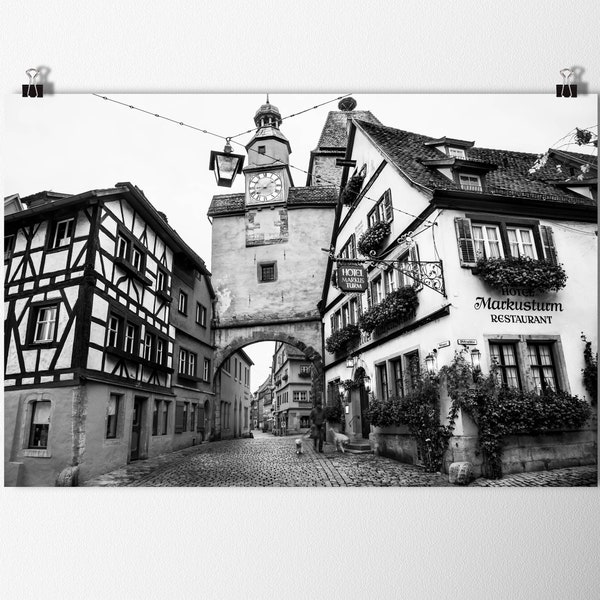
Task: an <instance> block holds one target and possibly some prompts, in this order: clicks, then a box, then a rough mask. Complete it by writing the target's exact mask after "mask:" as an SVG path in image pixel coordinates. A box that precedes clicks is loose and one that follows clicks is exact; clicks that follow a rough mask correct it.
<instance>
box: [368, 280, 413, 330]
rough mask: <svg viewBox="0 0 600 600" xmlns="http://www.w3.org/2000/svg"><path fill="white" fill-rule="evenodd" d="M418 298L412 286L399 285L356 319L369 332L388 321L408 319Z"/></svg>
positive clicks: (399, 321)
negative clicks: (399, 286)
mask: <svg viewBox="0 0 600 600" xmlns="http://www.w3.org/2000/svg"><path fill="white" fill-rule="evenodd" d="M418 306H419V298H418V297H417V292H416V290H415V288H414V287H412V286H405V287H401V288H399V289H397V290H394V291H393V292H392V293H391V294H388V295H387V296H386V297H385V298H384V299H383V300H382V301H381V302H380V303H379V304H376V305H375V306H372V307H371V308H369V309H368V310H367V311H365V312H364V313H363V314H362V315H361V316H360V318H359V320H358V326H359V327H360V328H361V329H362V330H363V331H365V332H367V333H371V332H372V331H373V330H374V329H375V328H377V327H381V326H383V325H387V324H388V323H393V322H398V323H401V322H402V321H406V320H407V319H410V318H411V317H412V316H413V315H414V313H415V311H416V310H417V307H418Z"/></svg>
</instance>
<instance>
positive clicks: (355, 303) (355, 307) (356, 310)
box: [350, 297, 360, 325]
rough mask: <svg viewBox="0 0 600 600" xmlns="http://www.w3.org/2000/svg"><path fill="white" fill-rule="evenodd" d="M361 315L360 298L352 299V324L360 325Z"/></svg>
mask: <svg viewBox="0 0 600 600" xmlns="http://www.w3.org/2000/svg"><path fill="white" fill-rule="evenodd" d="M359 315H360V302H359V298H358V297H355V298H350V322H351V323H353V324H354V325H356V324H357V323H358V317H359Z"/></svg>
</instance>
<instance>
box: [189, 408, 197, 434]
mask: <svg viewBox="0 0 600 600" xmlns="http://www.w3.org/2000/svg"><path fill="white" fill-rule="evenodd" d="M196 407H197V404H192V410H191V412H190V431H194V430H195V429H196Z"/></svg>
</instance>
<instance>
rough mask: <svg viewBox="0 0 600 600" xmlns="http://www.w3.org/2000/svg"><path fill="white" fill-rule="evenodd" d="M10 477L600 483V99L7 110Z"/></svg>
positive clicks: (240, 97)
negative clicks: (599, 469) (599, 194)
mask: <svg viewBox="0 0 600 600" xmlns="http://www.w3.org/2000/svg"><path fill="white" fill-rule="evenodd" d="M6 117H7V122H6V142H7V144H8V145H9V146H10V147H11V153H10V154H9V155H8V156H7V158H6V161H5V172H6V181H5V189H6V191H7V192H8V195H6V197H5V217H4V244H5V246H4V269H5V288H4V294H5V296H4V297H5V303H6V304H5V306H6V309H5V395H4V397H5V404H4V440H5V452H4V484H5V486H65V487H75V486H88V487H90V486H103V487H115V486H118V487H134V486H144V487H157V486H175V487H222V486H225V487H230V486H233V487H237V486H243V487H247V486H250V487H289V486H292V487H315V486H317V487H349V486H352V487H356V486H358V487H361V486H365V487H414V486H426V487H449V488H451V487H455V486H470V487H482V486H483V487H518V486H523V487H524V486H541V487H550V486H552V487H556V486H565V487H576V486H596V485H597V459H596V454H597V358H596V357H597V354H596V353H597V347H598V339H597V312H598V310H597V302H596V288H597V279H596V272H597V264H596V256H597V218H596V212H597V180H598V166H597V147H598V126H597V121H598V119H597V99H596V96H595V95H588V96H586V97H581V98H578V99H577V101H576V103H568V102H567V103H566V102H565V100H564V98H560V97H556V96H553V95H551V94H547V95H534V94H531V95H508V94H505V95H500V94H485V95H460V94H457V95H402V94H347V93H346V94H344V93H331V94H282V93H276V94H273V93H269V92H265V93H264V94H226V95H223V94H204V95H198V94H188V95H185V94H179V95H177V94H164V95H157V94H137V95H121V94H103V93H94V94H67V95H58V96H55V97H48V98H44V99H43V102H42V101H37V102H32V101H30V99H29V98H28V99H27V101H24V100H23V98H21V97H18V96H14V97H10V98H8V99H7V103H6Z"/></svg>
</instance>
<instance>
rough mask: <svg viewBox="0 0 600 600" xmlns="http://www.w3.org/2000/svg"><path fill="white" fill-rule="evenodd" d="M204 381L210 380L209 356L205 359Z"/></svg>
mask: <svg viewBox="0 0 600 600" xmlns="http://www.w3.org/2000/svg"><path fill="white" fill-rule="evenodd" d="M202 375H203V377H202V378H203V379H204V381H210V360H209V359H208V358H205V359H204V372H203V374H202Z"/></svg>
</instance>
